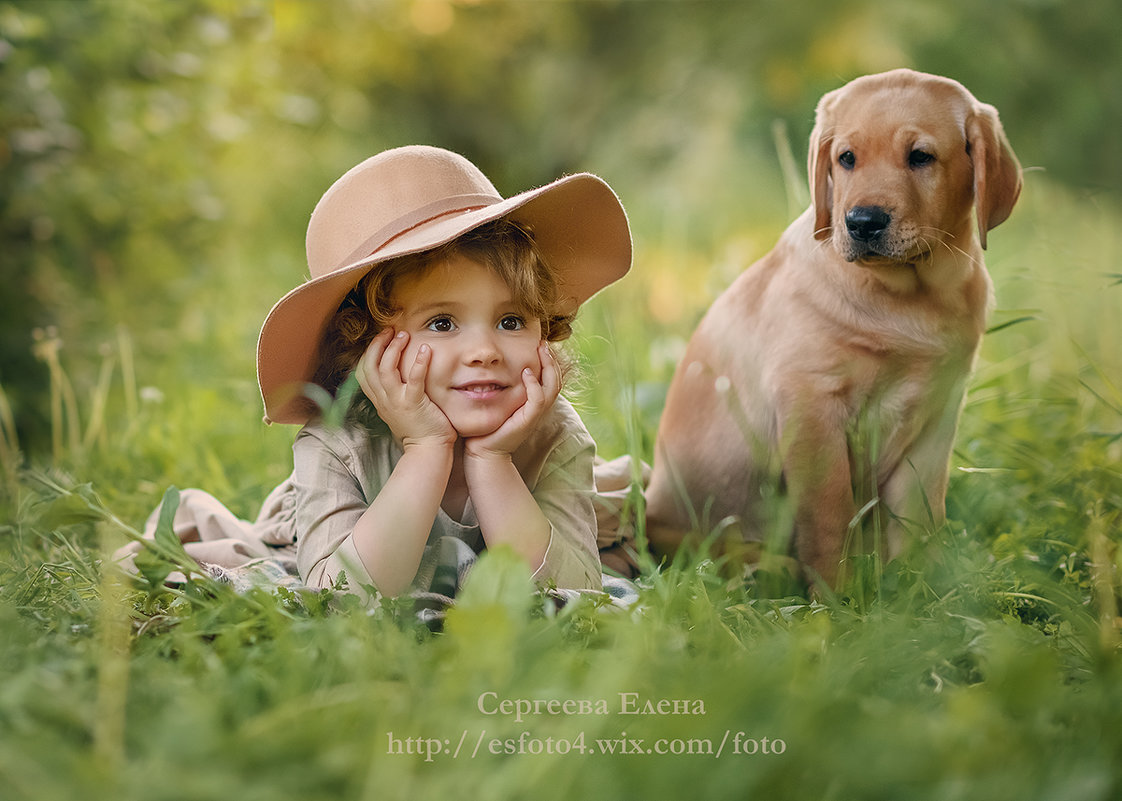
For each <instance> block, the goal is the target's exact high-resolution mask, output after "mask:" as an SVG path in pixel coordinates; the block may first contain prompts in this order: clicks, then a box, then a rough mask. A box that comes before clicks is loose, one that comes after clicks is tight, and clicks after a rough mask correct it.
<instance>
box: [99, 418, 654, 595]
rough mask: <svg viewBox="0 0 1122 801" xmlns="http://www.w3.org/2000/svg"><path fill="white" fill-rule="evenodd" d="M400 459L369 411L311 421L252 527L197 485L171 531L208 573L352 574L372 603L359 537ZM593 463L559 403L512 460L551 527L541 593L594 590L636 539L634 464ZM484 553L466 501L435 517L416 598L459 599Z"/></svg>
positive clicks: (354, 586) (312, 580) (586, 441)
mask: <svg viewBox="0 0 1122 801" xmlns="http://www.w3.org/2000/svg"><path fill="white" fill-rule="evenodd" d="M401 455H402V449H401V446H400V444H399V443H398V442H397V441H396V440H395V439H394V437H393V436H392V435H391V434H390V432H389V430H388V428H387V427H386V426H385V424H384V423H382V421H381V420H379V419H378V418H377V416H376V415H375V414H373V412H372V410H371V412H370V413H368V414H367V415H365V416H363V415H361V414H357V415H355V416H354V419H352V420H350V421H349V422H347V423H346V424H345V425H343V426H342V427H338V428H328V427H327V426H326V425H324V424H323V423H322V422H312V423H309V424H308V425H306V426H305V427H304V428H302V429H301V430H300V432H299V433H298V434H297V436H296V440H295V442H294V443H293V472H292V475H291V476H290V477H289V478H287V479H286V480H285V481H284V482H282V483H281V484H280V486H278V487H277V488H276V489H274V490H273V491H272V492H271V493H269V496H268V497H267V498H266V500H265V503H264V504H263V506H262V508H261V511H260V513H259V514H258V516H257V518H256V520H255V521H253V522H249V521H245V520H241V519H239V518H238V517H236V516H235V515H234V514H233V513H231V512H230V511H229V510H228V509H227V508H226V507H225V506H224V505H223V504H222V503H221V502H219V501H218V500H217V499H216V498H214V497H213V496H211V495H210V494H209V493H207V492H205V491H202V490H197V489H194V490H184V491H183V492H182V493H181V496H180V504H179V507H178V509H177V510H176V515H175V519H174V523H173V528H174V531H175V533H176V535H177V536H178V537H179V539H180V541H181V542H183V543H184V547H185V548H186V550H187V552H188V554H190V555H191V556H192V557H193V558H194V559H196V560H197V561H199V562H200V563H202V564H203V565H204V566H207V565H213V566H217V567H219V568H226V569H243V568H253V567H254V566H260V565H262V564H265V563H267V564H269V565H273V566H275V565H278V564H279V565H281V566H282V568H283V570H282V571H281V572H284V571H287V572H288V573H289V574H296V575H298V576H299V579H300V581H301V583H303V584H304V585H306V586H308V587H311V588H316V589H318V588H326V587H333V586H339V585H340V584H341V583H343V582H342V580H343V579H344V578H345V586H346V589H347V590H348V591H350V592H354V593H357V594H359V595H363V596H366V597H368V598H371V597H375V596H376V591H375V589H374V588H373V586H372V581H371V579H370V577H369V575H368V574H367V572H366V570H365V569H364V568H363V566H362V563H361V561H360V559H359V557H358V552H357V550H356V549H355V545H354V538H353V533H352V532H353V530H354V527H355V524H356V522H357V521H358V518H359V517H360V516H361V515H362V514H363V512H365V511H366V509H367V507H368V506H369V505H370V503H371V501H372V500H373V499H374V498H375V497H376V496H377V494H378V492H379V491H380V490H381V488H382V486H383V485H384V484H385V482H386V481H387V479H388V478H389V476H390V474H391V473H392V472H393V469H394V466H395V465H396V464H397V461H398V459H400V458H401ZM595 456H596V446H595V443H594V442H593V440H592V437H591V435H590V434H589V433H588V430H587V429H586V428H585V426H584V423H583V422H582V421H581V419H580V417H579V415H578V414H577V412H576V410H575V409H573V407H572V405H571V404H570V403H569V401H567V400H566V399H564V398H558V399H557V402H556V403H555V404H554V406H553V409H552V410H551V411H550V413H549V414H548V415H547V416H546V418H545V419H544V420H543V421H542V423H541V425H539V426H538V428H537V429H536V430H535V431H534V432H533V433H532V434H531V435H530V437H529V438H528V439H527V441H526V442H525V443H524V444H523V445H522V446H521V447H520V448H519V449H518V450H517V451H516V452H515V453H514V454H512V458H513V461H514V464H515V466H516V467H517V468H518V471H519V473H520V474H521V475H522V478H523V480H524V481H525V482H526V486H527V487H528V488H529V490H530V492H531V494H532V495H533V496H534V499H535V500H536V501H537V503H538V506H539V507H540V508H541V510H542V512H543V513H544V514H545V516H546V518H547V519H548V520H549V522H550V527H551V532H550V543H549V547H548V549H547V552H546V555H545V559H544V561H543V562H542V564H541V565H538V566H536V569H535V571H534V574H533V578H534V580H535V581H536V582H537V583H538V584H539V585H541V586H552V587H559V588H566V589H572V590H587V589H595V590H599V589H600V588H601V586H602V578H603V576H602V572H601V558H600V556H601V553H604V552H611V553H612V554H613V558H612V559H611V560H605V564H610V565H611V567H612V568H614V569H617V570H619V569H620V568H619V566H618V564H617V558H618V554H621V553H622V552H623V551H624V550H626V549H628V548H629V547H630V544H631V543H632V541H633V540H632V537H631V527H630V526H629V525H621V523H620V512H621V509H622V508H623V507H624V506H625V504H626V497H627V493H628V491H629V489H630V484H631V475H630V461H629V460H628V459H627V458H626V457H624V458H623V459H620V460H616V461H615V462H610V463H599V464H596V465H595V470H594V462H595ZM594 472H595V474H596V475H595V477H594ZM597 482H599V486H597ZM158 515H159V509H157V510H156V511H155V512H153V513H152V516H151V517H150V518H149V520H148V523H147V525H146V529H145V535H146V536H148V537H151V536H153V535H154V532H155V527H156V521H157V519H158ZM140 547H141V546H140V545H139V544H138V543H131V544H130V545H129V546H126V547H125V548H124V549H122V550H121V552H119V554H118V558H119V559H120V560H121V561H122V563H123V564H125V565H128V563H129V562H130V561H131V557H132V555H134V554H135V553H136V552H137V551H138V550H139V548H140ZM483 548H484V542H483V537H482V534H481V532H480V529H479V525H478V522H477V520H476V518H475V511H474V509H472V508H471V506H470V501H469V505H468V508H467V509H466V510H465V514H464V516H463V518H462V519H460V520H456V519H454V518H452V517H450V516H449V515H448V514H447V513H445V512H444V511H443V510H440V511H439V512H438V514H437V516H436V519H435V520H434V521H433V526H432V529H431V531H430V532H429V537H428V541H427V543H426V546H425V550H424V554H423V556H422V559H421V564H420V566H419V568H418V570H417V574H416V576H415V578H414V580H413V582H412V589H413V591H414V592H420V593H437V594H440V595H446V596H449V597H452V596H454V595H455V592H456V589H457V588H458V587H459V584H460V582H461V581H462V580H463V578H464V576H465V575H466V572H467V570H468V569H469V568H470V566H471V563H472V562H473V561H474V558H475V556H476V555H477V554H479V553H480V552H481V551H482V550H483Z"/></svg>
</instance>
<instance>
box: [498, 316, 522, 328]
mask: <svg viewBox="0 0 1122 801" xmlns="http://www.w3.org/2000/svg"><path fill="white" fill-rule="evenodd" d="M525 327H526V322H525V321H524V320H523V319H522V318H521V317H519V316H517V315H515V314H508V315H507V316H506V317H504V318H503V319H501V320H499V328H501V329H502V330H504V331H521V330H522V329H523V328H525Z"/></svg>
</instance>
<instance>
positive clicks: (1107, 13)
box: [0, 0, 1122, 452]
mask: <svg viewBox="0 0 1122 801" xmlns="http://www.w3.org/2000/svg"><path fill="white" fill-rule="evenodd" d="M1120 17H1122V10H1119V7H1118V6H1117V4H1116V3H1113V2H1112V0H1082V1H1081V2H1075V3H1072V2H1060V0H994V1H993V2H987V3H975V2H967V0H939V1H938V2H926V3H923V2H914V3H911V2H909V3H899V4H897V3H893V4H885V3H879V2H873V0H849V1H848V2H841V3H827V2H821V1H814V2H811V1H810V0H794V1H793V2H790V1H788V2H777V0H682V1H680V2H673V1H672V0H664V1H656V0H590V1H588V2H563V1H562V0H556V1H555V2H536V1H534V2H516V1H515V0H337V1H336V2H329V3H316V2H311V1H310V0H275V1H274V2H263V1H262V0H250V1H249V2H241V3H235V2H229V1H228V0H177V1H176V2H162V1H161V2H148V0H87V1H86V2H65V1H64V0H25V1H17V2H13V1H12V0H6V1H5V2H0V243H2V246H0V252H2V256H0V280H2V281H3V284H4V292H3V294H2V296H0V321H2V322H0V386H3V387H4V388H5V389H6V390H7V393H8V396H9V399H10V400H11V402H12V404H13V405H14V407H15V417H16V419H17V421H18V428H19V433H20V435H21V440H22V442H23V443H24V445H25V447H26V448H27V449H28V450H29V451H31V452H37V451H40V450H41V449H42V448H43V446H44V444H45V441H46V430H47V427H48V418H49V414H48V412H47V404H46V400H45V397H44V387H45V386H46V384H47V380H46V367H45V366H44V365H43V364H40V363H38V362H37V361H36V360H35V359H34V358H33V356H32V354H31V346H32V332H33V330H34V329H35V328H37V327H42V326H47V325H52V326H57V328H58V330H59V334H60V337H61V341H62V342H63V343H65V347H66V348H67V349H68V350H69V351H70V352H72V353H74V361H76V362H78V363H84V364H88V365H90V367H89V368H88V370H89V372H90V374H89V375H76V376H75V383H76V384H77V385H78V386H79V394H81V391H82V390H81V387H83V386H89V385H91V384H92V383H93V380H94V376H93V372H94V369H95V368H94V366H95V365H96V363H97V359H96V358H94V357H95V356H96V354H97V350H98V348H99V347H104V343H105V342H107V341H112V340H113V338H114V337H115V336H116V335H115V333H114V332H115V331H116V330H117V328H118V327H119V326H124V327H126V329H127V330H128V331H130V332H131V333H132V335H133V336H134V338H136V340H137V347H138V349H139V351H140V353H139V359H140V361H141V363H142V364H154V365H159V364H166V363H168V362H169V361H170V360H172V359H174V360H175V362H176V365H177V366H176V369H177V370H178V371H185V374H186V375H188V376H199V377H200V379H201V378H202V377H208V378H209V380H213V377H214V376H215V375H216V374H225V375H247V374H250V373H251V372H252V361H251V359H252V350H253V340H254V336H255V333H256V326H257V324H258V323H259V321H260V320H261V319H263V317H264V314H265V312H266V311H267V310H268V307H269V305H270V303H271V302H272V300H274V299H275V298H276V297H278V296H279V295H280V294H281V293H282V292H283V291H285V290H286V289H288V288H290V287H291V286H293V285H295V284H296V283H297V282H298V281H299V280H300V277H301V276H302V275H303V271H304V267H303V263H302V259H301V253H302V250H301V241H302V235H303V229H304V224H305V222H306V219H307V215H308V213H309V211H310V209H311V207H312V206H313V205H314V202H315V200H316V199H317V198H318V196H319V194H320V192H321V191H322V190H323V189H324V188H325V187H326V186H327V185H328V184H329V183H330V181H331V180H333V179H334V178H335V177H336V176H337V175H339V174H341V173H342V172H343V171H344V170H345V169H346V168H347V167H349V166H351V165H352V164H354V163H357V161H359V160H360V159H361V158H363V157H365V156H367V155H370V154H372V153H374V152H377V151H378V150H381V149H383V148H386V147H389V146H395V145H400V144H407V143H413V142H427V143H431V144H437V145H442V146H445V147H449V148H451V149H454V150H457V151H460V152H462V153H464V154H466V155H468V156H469V157H470V158H471V159H472V160H474V161H475V162H476V163H478V164H479V165H480V166H481V167H482V168H483V170H484V171H485V172H486V173H487V174H488V175H489V176H491V177H492V179H493V180H494V181H495V183H496V185H497V186H498V187H499V188H500V190H501V191H504V192H507V193H510V192H515V191H519V190H521V189H523V188H526V187H528V186H531V185H535V184H540V183H544V182H547V181H549V180H552V179H553V178H555V177H557V176H558V175H559V174H561V173H562V172H566V171H575V170H592V171H595V172H599V173H601V174H603V175H604V176H605V177H606V178H608V180H609V182H610V183H612V185H613V186H614V187H615V188H616V189H617V191H619V192H620V194H621V196H622V197H623V199H624V202H625V205H626V206H627V207H628V209H629V211H630V214H631V216H632V219H633V222H634V224H635V233H636V238H637V244H638V247H639V254H640V256H642V255H644V253H645V252H646V250H647V249H648V248H650V249H652V250H653V249H656V248H658V247H661V246H663V245H666V244H668V243H669V244H670V245H671V246H674V247H678V248H680V249H681V250H682V251H684V252H689V253H693V254H696V255H697V256H698V257H699V258H712V257H713V256H714V255H716V254H717V252H718V251H719V250H720V248H721V247H723V244H722V243H725V242H727V241H728V240H729V239H730V237H733V236H735V235H742V234H743V233H744V231H745V230H746V229H747V230H752V229H753V228H755V229H759V230H764V231H771V230H774V229H775V228H776V227H777V226H781V225H782V224H783V222H784V221H785V219H786V217H787V216H790V214H791V213H792V212H793V209H794V208H795V206H797V203H798V201H797V197H798V195H799V193H798V192H797V191H793V190H792V189H791V187H790V182H788V194H790V195H791V198H790V200H789V201H788V203H787V208H786V210H784V209H783V208H782V206H780V205H779V204H777V203H776V202H775V201H776V199H777V198H780V197H783V192H784V189H783V184H782V183H781V180H782V179H781V176H780V174H779V168H778V160H777V158H776V150H775V147H776V145H775V141H774V139H773V127H772V126H773V123H775V122H776V121H780V122H782V123H783V124H784V125H785V126H786V127H785V129H784V130H785V133H784V134H783V138H784V141H785V142H789V143H790V145H791V147H792V149H793V151H794V153H795V154H796V156H795V159H796V161H801V150H802V147H803V143H804V142H805V140H806V134H807V132H808V131H809V128H810V123H811V120H812V115H813V108H814V103H815V101H816V99H817V97H818V96H819V95H820V94H821V93H822V92H823V91H826V90H828V89H831V88H834V87H835V86H837V85H840V84H841V83H843V82H844V81H845V80H848V79H849V78H851V77H854V76H855V75H857V74H860V73H864V72H871V71H877V70H881V69H886V68H891V67H895V66H902V65H903V66H913V67H916V68H919V69H923V70H928V71H933V72H942V73H944V74H948V75H950V76H952V77H955V78H958V79H960V80H962V81H963V82H964V83H965V84H966V85H967V86H969V87H970V88H971V89H972V90H973V91H974V92H975V94H977V95H978V96H979V97H980V98H981V99H983V100H986V101H988V102H992V103H993V104H995V105H996V106H998V108H1000V109H1001V111H1002V114H1003V116H1004V119H1005V122H1006V127H1007V129H1008V131H1009V134H1010V136H1011V138H1012V140H1013V142H1014V144H1015V146H1016V148H1017V150H1018V152H1019V154H1020V155H1021V157H1022V159H1023V160H1024V162H1025V163H1026V165H1029V166H1039V167H1043V168H1044V169H1046V170H1047V171H1048V173H1049V174H1050V175H1051V176H1053V177H1054V178H1056V179H1059V180H1063V181H1067V182H1070V183H1072V184H1075V185H1078V186H1082V187H1088V188H1089V187H1104V186H1105V187H1111V188H1114V187H1118V186H1119V185H1120V184H1122V180H1120V179H1122V155H1120V153H1119V150H1118V148H1117V147H1114V146H1113V143H1112V142H1111V137H1112V136H1113V132H1115V131H1117V130H1118V129H1119V127H1122V94H1120V93H1119V92H1118V91H1117V85H1118V79H1119V78H1120V77H1122V54H1120V52H1119V49H1118V48H1117V47H1116V46H1115V44H1116V43H1115V41H1114V40H1115V38H1116V36H1115V34H1114V33H1113V32H1114V31H1116V30H1117V25H1118V19H1119V18H1120ZM765 238H766V237H765ZM639 266H640V267H642V266H643V265H642V263H640V264H639ZM215 288H217V289H218V290H219V292H218V294H217V296H218V297H222V298H224V300H225V301H228V305H225V306H224V308H214V307H213V306H205V305H203V304H200V303H193V302H192V301H193V299H194V298H197V297H200V296H202V297H205V298H210V297H214V296H215V295H211V294H210V290H213V289H215ZM230 315H239V316H240V317H241V318H242V319H241V322H240V324H238V325H232V324H230V322H229V321H228V320H227V319H226V318H227V317H229V316H230ZM214 332H219V333H218V336H219V339H220V341H218V342H215V338H214ZM152 369H153V370H155V369H158V368H155V367H153V368H152ZM182 374H183V373H181V375H182Z"/></svg>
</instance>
